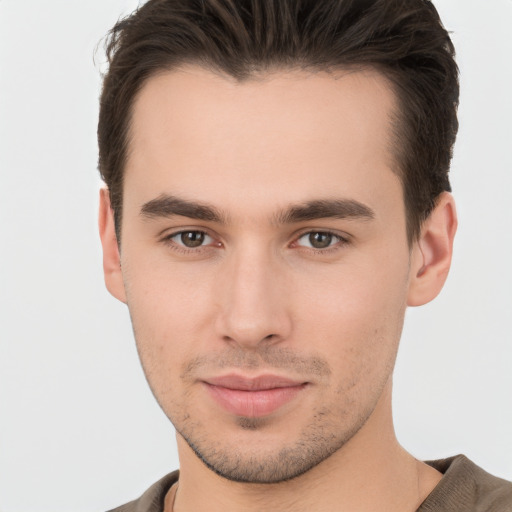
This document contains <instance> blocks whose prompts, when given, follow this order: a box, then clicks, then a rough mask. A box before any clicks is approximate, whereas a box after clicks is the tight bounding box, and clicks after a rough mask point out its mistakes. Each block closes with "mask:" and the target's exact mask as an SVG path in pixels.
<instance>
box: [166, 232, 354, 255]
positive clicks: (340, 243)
mask: <svg viewBox="0 0 512 512" xmlns="http://www.w3.org/2000/svg"><path fill="white" fill-rule="evenodd" d="M185 233H195V234H198V235H204V236H205V237H209V238H211V239H212V240H214V237H213V236H212V235H210V234H209V233H208V232H206V231H204V230H201V229H182V230H180V231H176V232H173V233H170V234H168V235H166V236H164V237H163V238H162V239H161V241H162V242H163V243H164V244H166V245H168V246H170V247H171V248H172V249H173V250H175V251H178V252H181V253H184V254H191V253H194V254H197V253H198V252H200V251H201V252H202V251H204V250H208V249H211V248H216V247H220V246H221V245H222V244H221V242H217V243H215V244H213V245H199V246H197V247H196V248H193V247H186V246H185V245H181V244H179V243H177V242H175V241H174V240H173V238H176V237H177V236H180V235H183V234H185ZM312 234H321V235H329V236H331V237H333V238H334V239H335V240H336V243H334V244H333V245H330V246H328V247H326V248H323V249H318V248H315V247H305V246H301V245H298V241H299V240H300V239H301V238H304V237H306V236H308V235H312ZM349 243H350V240H349V238H348V237H344V236H342V235H340V234H339V233H335V232H334V231H330V230H328V229H322V230H309V231H304V232H302V233H300V234H299V235H298V236H296V237H295V239H294V241H293V242H292V243H291V244H290V246H292V247H298V248H299V249H305V250H307V251H309V252H313V253H316V254H328V253H330V252H334V251H337V250H339V249H341V248H342V247H344V246H346V245H348V244H349Z"/></svg>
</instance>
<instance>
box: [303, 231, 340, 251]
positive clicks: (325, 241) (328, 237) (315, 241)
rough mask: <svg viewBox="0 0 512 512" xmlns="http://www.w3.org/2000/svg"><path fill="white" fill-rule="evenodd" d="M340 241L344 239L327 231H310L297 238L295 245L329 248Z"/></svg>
mask: <svg viewBox="0 0 512 512" xmlns="http://www.w3.org/2000/svg"><path fill="white" fill-rule="evenodd" d="M340 242H342V243H344V242H346V240H345V239H344V238H342V237H341V236H339V235H335V234H334V233H329V232H328V231H311V232H309V233H304V234H303V235H302V236H301V237H300V238H299V239H298V240H297V245H299V246H301V247H309V248H310V249H329V248H331V247H333V246H335V245H336V244H338V243H340Z"/></svg>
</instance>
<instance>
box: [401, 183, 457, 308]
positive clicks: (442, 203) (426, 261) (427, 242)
mask: <svg viewBox="0 0 512 512" xmlns="http://www.w3.org/2000/svg"><path fill="white" fill-rule="evenodd" d="M456 231H457V212H456V210H455V201H454V200H453V196H452V195H451V194H449V193H448V192H443V193H442V194H441V196H440V197H439V200H438V202H437V205H436V207H435V208H434V210H433V211H432V212H431V213H430V215H429V216H428V218H427V219H426V220H425V221H424V223H423V226H422V228H421V234H420V237H419V239H418V240H417V241H416V242H414V245H413V248H412V254H411V274H410V281H409V294H408V297H407V305H408V306H421V305H423V304H426V303H427V302H430V301H431V300H432V299H434V298H435V297H437V295H438V294H439V292H440V291H441V289H442V288H443V285H444V283H445V281H446V278H447V276H448V271H449V270H450V264H451V261H452V254H453V239H454V238H455V232H456Z"/></svg>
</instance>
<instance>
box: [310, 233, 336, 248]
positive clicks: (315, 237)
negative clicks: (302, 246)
mask: <svg viewBox="0 0 512 512" xmlns="http://www.w3.org/2000/svg"><path fill="white" fill-rule="evenodd" d="M332 239H333V236H332V235H331V234H330V233H310V234H309V236H308V241H309V243H310V244H311V247H313V248H315V249H326V248H327V247H329V246H330V245H331V243H332Z"/></svg>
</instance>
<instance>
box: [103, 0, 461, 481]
mask: <svg viewBox="0 0 512 512" xmlns="http://www.w3.org/2000/svg"><path fill="white" fill-rule="evenodd" d="M107 51H108V55H109V60H110V68H109V71H108V73H107V75H106V77H105V81H104V88H103V92H102V97H101V109H100V121H99V128H98V135H99V146H100V172H101V174H102V177H103V178H104V180H105V183H106V184H107V187H108V192H104V193H103V194H102V200H101V205H102V206H101V213H100V228H101V233H102V241H103V246H104V266H105V275H106V282H107V286H108V288H109V290H110V291H111V292H112V293H113V295H114V296H116V297H117V298H119V299H120V300H122V301H124V302H127V304H128V306H129V309H130V314H131V317H132V322H133V326H134V332H135V337H136V340H137V346H138V349H139V354H140V356H141V360H142V363H143V367H144V370H145V372H146V375H147V377H148V381H149V384H150V386H151V387H152V390H153V392H154V394H155V396H156V398H157V400H158V401H159V403H160V405H161V406H162V408H163V410H164V411H165V413H166V414H167V415H168V416H169V418H170V419H171V421H172V422H173V423H174V425H175V427H176V429H177V431H178V433H179V439H181V442H182V444H183V446H186V447H187V449H190V450H191V452H193V453H195V455H197V456H198V458H200V459H202V460H203V462H205V464H206V465H207V466H208V467H210V468H211V469H213V470H214V471H216V472H218V473H219V474H221V475H222V476H225V477H227V478H230V479H233V480H240V481H246V482H278V481H281V480H286V479H290V478H293V477H295V476H297V475H299V474H301V473H304V472H306V471H308V470H310V469H311V468H313V467H316V466H317V465H319V464H321V463H323V462H324V461H326V460H327V459H329V458H330V457H331V456H332V455H333V454H335V453H338V452H339V451H340V449H341V448H342V447H344V446H345V445H346V444H347V443H348V442H349V441H351V440H354V439H356V438H357V436H358V435H359V436H361V432H364V431H366V432H367V434H366V435H367V436H370V437H371V433H372V432H374V433H375V432H378V431H382V429H384V428H389V425H390V400H389V393H390V386H391V374H392V369H393V365H394V361H395V356H396V350H397V347H398V342H399V339H400V334H401V329H402V323H403V318H404V314H405V309H406V307H407V305H419V304H422V303H425V302H428V301H429V300H431V299H432V298H433V297H435V295H437V293H438V292H439V291H440V289H441V287H442V285H443V283H444V279H445V277H446V274H447V271H448V268H449V264H450V256H451V245H452V240H453V236H454V232H455V224H456V221H455V213H454V209H453V202H452V200H451V196H449V194H448V193H447V192H448V191H449V181H448V167H449V162H450V156H451V148H452V145H453V142H454V138H455V133H456V129H457V121H456V106H457V98H458V85H457V70H456V65H455V63H454V61H453V47H452V45H451V42H450V40H449V37H448V35H447V33H446V31H445V30H444V29H443V27H442V25H441V23H440V21H439V17H438V15H437V12H436V11H435V9H434V7H433V6H432V4H431V3H430V2H427V1H424V0H417V1H411V2H407V3H405V2H402V1H399V0H396V1H394V0H387V1H383V0H374V1H364V2H363V1H349V0H345V1H343V0H340V1H332V2H313V1H305V0H304V1H301V0H290V1H287V0H286V1H285V0H279V2H277V1H271V0H260V1H256V0H253V1H247V2H245V1H240V2H234V1H230V0H224V1H222V0H211V1H202V2H199V1H194V0H155V1H149V2H147V3H146V4H145V5H144V6H142V7H141V8H140V9H139V10H138V11H137V12H135V13H134V14H133V15H132V16H130V17H128V18H126V19H124V20H122V21H120V22H119V23H118V24H117V25H116V27H114V29H113V31H112V34H111V37H110V39H109V43H108V46H107ZM249 388H250V389H256V391H255V392H251V391H250V389H249ZM248 393H249V394H248Z"/></svg>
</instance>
